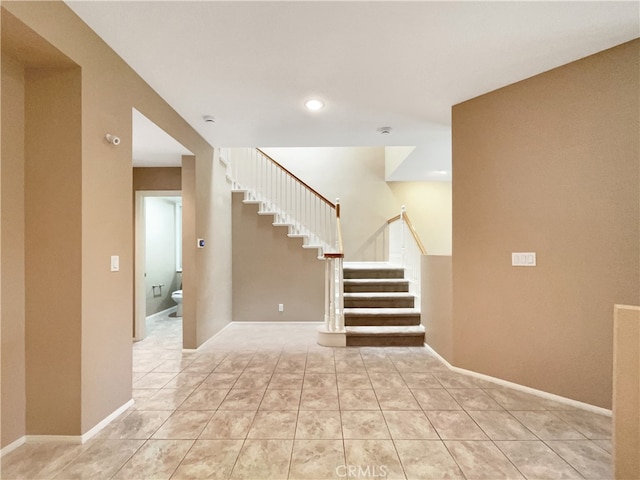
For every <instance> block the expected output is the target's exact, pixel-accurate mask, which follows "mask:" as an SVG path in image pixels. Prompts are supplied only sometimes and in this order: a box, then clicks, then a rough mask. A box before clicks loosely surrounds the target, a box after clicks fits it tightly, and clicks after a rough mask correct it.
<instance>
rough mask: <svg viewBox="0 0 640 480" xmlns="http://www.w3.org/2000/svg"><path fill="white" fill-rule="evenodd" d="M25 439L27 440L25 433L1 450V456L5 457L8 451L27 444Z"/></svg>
mask: <svg viewBox="0 0 640 480" xmlns="http://www.w3.org/2000/svg"><path fill="white" fill-rule="evenodd" d="M25 441H26V436H24V435H23V436H22V437H20V438H19V439H17V440H15V441H13V442H11V443H10V444H9V445H7V446H6V447H4V448H2V449H1V450H0V458H2V457H4V456H5V455H6V454H7V453H11V452H13V451H14V450H15V449H17V448H20V447H21V446H22V445H24V444H25Z"/></svg>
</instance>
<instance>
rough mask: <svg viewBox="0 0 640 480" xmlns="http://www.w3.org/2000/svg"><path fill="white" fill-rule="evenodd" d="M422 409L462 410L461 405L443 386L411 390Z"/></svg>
mask: <svg viewBox="0 0 640 480" xmlns="http://www.w3.org/2000/svg"><path fill="white" fill-rule="evenodd" d="M411 392H412V393H413V396H414V397H415V399H416V400H417V401H418V403H419V404H420V407H422V409H423V410H462V407H461V406H460V405H459V404H458V402H456V401H455V400H454V398H453V397H452V396H451V395H450V394H449V392H447V391H446V390H445V389H444V388H426V389H413V390H411Z"/></svg>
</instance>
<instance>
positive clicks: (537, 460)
mask: <svg viewBox="0 0 640 480" xmlns="http://www.w3.org/2000/svg"><path fill="white" fill-rule="evenodd" d="M495 444H496V445H497V447H498V448H499V449H500V450H502V453H504V454H505V455H506V456H507V458H509V460H511V462H512V463H513V464H514V465H515V466H516V467H517V468H518V470H520V472H522V474H524V475H525V476H526V477H527V478H536V479H540V480H543V479H546V480H556V479H579V478H582V476H581V475H580V474H579V473H578V472H577V471H576V470H575V469H574V468H573V467H571V466H570V465H569V464H568V463H567V462H565V461H564V460H563V459H562V458H560V457H559V456H558V455H557V454H556V453H555V452H554V451H553V450H551V449H550V448H549V447H548V446H547V445H545V443H544V442H541V441H524V442H522V441H519V442H505V441H498V442H495Z"/></svg>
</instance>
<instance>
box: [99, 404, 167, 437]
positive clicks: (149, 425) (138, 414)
mask: <svg viewBox="0 0 640 480" xmlns="http://www.w3.org/2000/svg"><path fill="white" fill-rule="evenodd" d="M172 413H173V412H171V411H168V410H165V411H159V410H156V411H139V410H134V411H132V412H131V413H130V414H129V415H127V416H126V417H124V418H123V419H122V420H118V421H116V422H114V423H112V424H110V425H109V426H108V427H107V428H105V429H104V430H103V432H102V434H103V435H102V436H103V437H104V438H110V439H119V440H122V439H144V440H146V439H147V438H151V436H152V435H153V434H154V433H155V431H156V430H158V428H160V426H161V425H162V424H163V423H164V422H165V421H166V420H167V419H168V418H169V417H170V416H171V414H172Z"/></svg>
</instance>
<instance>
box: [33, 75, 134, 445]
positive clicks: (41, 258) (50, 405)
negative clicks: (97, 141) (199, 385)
mask: <svg viewBox="0 0 640 480" xmlns="http://www.w3.org/2000/svg"><path fill="white" fill-rule="evenodd" d="M25 85H26V88H25V118H26V127H25V146H26V148H25V187H24V190H25V220H26V222H25V225H26V230H25V259H26V261H25V267H26V269H25V271H26V297H25V299H26V367H27V368H26V372H27V390H26V394H27V434H42V435H55V434H58V435H74V434H77V433H78V432H79V430H80V425H81V418H80V414H81V389H82V387H81V370H82V361H81V358H80V355H81V351H80V348H79V346H80V341H81V330H82V325H81V324H82V315H81V309H82V275H81V269H82V253H83V252H82V173H83V170H82V137H81V127H80V125H81V122H82V115H81V86H82V83H81V75H80V69H79V68H77V67H75V68H67V69H27V70H26V82H25ZM62 187H63V188H62ZM123 403H124V402H123ZM45 412H46V414H43V413H45Z"/></svg>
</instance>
